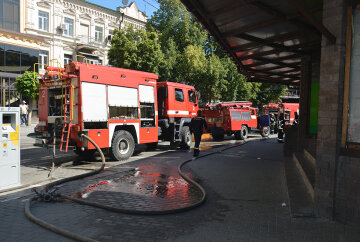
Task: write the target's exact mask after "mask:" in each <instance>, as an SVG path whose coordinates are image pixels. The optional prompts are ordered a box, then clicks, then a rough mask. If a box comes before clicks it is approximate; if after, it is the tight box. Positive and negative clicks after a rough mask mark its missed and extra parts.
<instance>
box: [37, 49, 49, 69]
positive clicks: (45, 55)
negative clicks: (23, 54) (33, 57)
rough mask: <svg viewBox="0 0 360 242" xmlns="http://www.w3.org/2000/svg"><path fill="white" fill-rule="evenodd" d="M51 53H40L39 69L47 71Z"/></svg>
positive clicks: (42, 51) (41, 51) (43, 51)
mask: <svg viewBox="0 0 360 242" xmlns="http://www.w3.org/2000/svg"><path fill="white" fill-rule="evenodd" d="M48 60H49V52H47V51H45V50H40V52H39V63H40V65H39V69H45V65H49V63H48Z"/></svg>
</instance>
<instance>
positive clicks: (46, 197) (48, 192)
mask: <svg viewBox="0 0 360 242" xmlns="http://www.w3.org/2000/svg"><path fill="white" fill-rule="evenodd" d="M81 136H82V137H83V138H85V139H87V140H89V141H90V142H91V143H92V144H93V145H94V146H95V148H96V149H97V151H98V152H99V153H100V155H101V162H102V164H101V167H100V168H99V169H97V170H94V171H92V172H89V173H85V174H81V175H77V176H73V177H69V178H65V179H61V180H58V181H55V182H52V183H50V184H49V185H48V186H47V187H46V188H45V190H43V191H41V192H37V195H36V196H34V197H33V198H31V199H29V200H28V201H27V203H26V205H25V215H26V217H27V218H28V219H29V220H30V221H32V222H34V223H36V224H38V225H40V226H42V227H43V228H46V229H48V230H50V231H52V232H54V233H57V234H59V235H62V236H65V237H68V238H70V239H73V240H77V241H96V240H93V239H90V238H87V237H83V236H80V235H78V234H75V233H72V232H70V231H68V230H65V229H62V228H59V227H56V226H54V225H52V224H50V223H47V222H46V221H44V220H42V219H39V218H37V217H35V216H34V215H33V214H32V213H31V205H32V204H33V202H36V201H39V200H40V201H46V202H48V201H52V200H53V199H54V198H55V197H56V198H62V199H65V200H69V201H72V202H76V203H79V204H83V205H88V206H93V207H97V208H101V209H105V210H108V211H112V212H117V213H124V214H134V215H163V214H173V213H179V212H184V211H187V210H190V209H193V208H195V207H198V206H199V205H201V204H202V203H203V202H204V201H205V199H206V191H205V189H204V188H203V187H202V186H201V185H200V184H198V183H197V182H196V181H194V180H193V179H191V178H189V177H187V176H186V175H185V174H184V173H183V172H182V167H183V166H184V165H185V164H187V163H189V162H191V161H192V160H193V159H189V160H186V161H184V162H182V163H181V164H180V165H179V166H178V173H179V175H180V176H181V177H182V178H183V179H184V180H185V181H187V182H188V183H189V184H191V185H194V186H195V187H197V188H198V189H199V190H200V191H201V193H202V197H201V199H199V200H198V201H197V202H195V203H193V204H190V205H188V206H186V207H180V208H175V209H170V210H161V211H159V210H158V211H148V210H146V211H141V210H135V209H123V208H115V207H111V206H107V205H103V204H100V203H95V202H89V201H85V200H83V199H77V198H72V197H69V196H65V195H61V194H57V193H56V188H55V186H58V185H60V184H63V183H65V182H70V181H74V180H77V179H82V178H85V177H88V176H92V175H96V174H98V173H100V172H101V171H102V170H104V168H105V157H104V154H103V152H102V151H101V149H100V148H99V146H98V145H97V144H96V143H95V142H94V141H93V140H92V139H90V138H89V137H88V136H86V135H84V134H82V135H81ZM242 144H244V143H240V144H237V145H233V146H230V147H227V148H224V149H222V150H219V151H215V152H211V153H208V154H205V155H202V156H199V157H198V158H197V159H199V158H203V157H206V156H210V155H213V154H216V153H220V152H223V151H225V150H228V149H231V148H234V147H237V146H239V145H242Z"/></svg>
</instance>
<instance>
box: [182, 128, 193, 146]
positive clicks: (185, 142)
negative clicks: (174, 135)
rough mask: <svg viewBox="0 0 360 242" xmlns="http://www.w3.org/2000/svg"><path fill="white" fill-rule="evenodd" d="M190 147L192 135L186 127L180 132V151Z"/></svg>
mask: <svg viewBox="0 0 360 242" xmlns="http://www.w3.org/2000/svg"><path fill="white" fill-rule="evenodd" d="M191 145H192V135H191V133H190V129H189V127H188V126H184V127H183V128H182V130H181V143H180V146H181V148H182V149H190V147H191Z"/></svg>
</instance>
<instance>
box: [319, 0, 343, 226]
mask: <svg viewBox="0 0 360 242" xmlns="http://www.w3.org/2000/svg"><path fill="white" fill-rule="evenodd" d="M346 7H347V4H346V1H340V0H324V6H323V24H324V26H325V27H326V28H327V29H328V30H329V31H330V32H331V33H332V34H333V35H334V36H335V37H336V43H335V44H332V43H329V42H328V40H327V39H326V38H325V37H324V36H323V39H322V49H321V64H320V93H319V116H318V135H317V151H316V181H315V203H316V208H315V213H316V215H317V216H319V217H325V218H329V219H333V218H334V198H335V184H336V175H337V174H336V167H337V160H338V157H339V153H340V139H341V126H342V103H343V100H342V99H343V83H344V65H345V30H346Z"/></svg>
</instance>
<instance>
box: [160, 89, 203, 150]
mask: <svg viewBox="0 0 360 242" xmlns="http://www.w3.org/2000/svg"><path fill="white" fill-rule="evenodd" d="M197 94H198V93H197V92H196V91H195V88H194V87H193V86H189V85H185V84H180V83H175V82H158V83H157V96H158V110H159V139H160V140H164V141H170V145H171V146H178V145H180V146H181V147H182V148H188V147H190V146H191V143H192V136H191V134H190V128H189V125H190V122H191V118H192V117H194V116H196V115H197V111H198V95H197Z"/></svg>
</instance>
